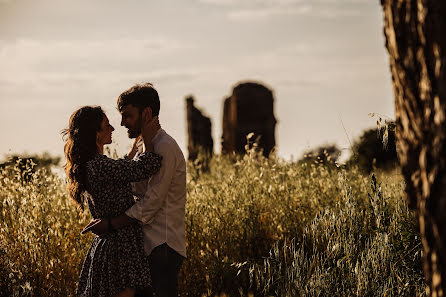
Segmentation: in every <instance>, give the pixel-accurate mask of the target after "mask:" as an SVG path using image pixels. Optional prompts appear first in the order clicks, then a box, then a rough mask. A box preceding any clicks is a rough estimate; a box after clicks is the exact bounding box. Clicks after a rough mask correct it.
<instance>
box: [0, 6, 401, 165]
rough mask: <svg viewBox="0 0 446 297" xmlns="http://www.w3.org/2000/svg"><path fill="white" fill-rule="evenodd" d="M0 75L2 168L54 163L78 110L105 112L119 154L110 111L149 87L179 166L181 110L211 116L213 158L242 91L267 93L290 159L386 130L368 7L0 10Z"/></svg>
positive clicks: (124, 143)
mask: <svg viewBox="0 0 446 297" xmlns="http://www.w3.org/2000/svg"><path fill="white" fill-rule="evenodd" d="M0 69H1V70H0V139H1V142H0V155H4V154H12V153H24V152H27V153H30V154H31V153H42V152H44V151H48V152H50V153H51V154H56V155H62V153H63V142H62V140H61V137H60V131H61V130H62V129H63V128H65V127H66V126H67V125H68V119H69V116H70V114H71V113H72V112H73V111H74V110H75V109H77V108H78V107H80V106H82V105H101V106H102V107H104V109H105V110H106V112H107V115H108V117H109V118H110V122H111V124H112V125H114V126H115V128H116V131H115V132H114V134H113V137H114V142H115V143H116V144H115V145H114V146H113V147H114V148H116V149H117V150H118V152H119V153H120V154H123V153H124V152H126V150H127V148H128V147H129V146H130V143H131V142H130V141H129V140H128V139H127V137H126V131H125V129H124V128H122V127H120V126H119V124H120V117H119V114H118V112H117V111H116V109H115V104H116V99H117V97H118V96H119V94H120V93H121V92H122V91H124V90H125V89H127V88H129V87H130V86H132V85H133V84H134V83H140V82H152V83H153V84H154V85H155V88H156V89H157V90H158V92H159V94H160V97H161V113H160V121H161V124H162V126H163V128H164V129H165V130H166V131H167V132H168V133H170V134H171V135H172V136H173V137H174V138H175V139H176V140H177V142H178V143H179V145H180V146H181V148H182V149H183V152H184V153H185V155H187V151H186V126H185V124H186V122H185V101H184V98H185V97H186V96H187V95H190V94H192V95H193V96H194V97H195V99H196V101H195V103H196V106H197V107H198V108H200V109H202V110H203V111H204V112H205V113H206V114H207V115H208V116H210V117H211V121H212V130H213V137H214V143H215V151H216V152H220V137H221V130H222V129H221V126H222V123H221V119H222V109H223V98H225V97H226V96H228V95H230V94H231V91H232V88H233V87H234V86H235V85H236V84H237V83H238V82H239V81H246V80H253V81H257V82H261V83H264V84H265V85H266V86H268V87H269V88H271V89H272V90H273V92H274V96H275V115H276V118H277V119H278V125H277V128H276V139H277V145H278V152H279V155H280V156H282V157H284V158H286V159H288V158H290V157H291V156H292V155H293V156H294V158H299V157H300V156H301V154H302V152H303V151H304V150H305V149H308V148H310V147H314V146H318V145H321V144H324V143H337V144H338V146H339V147H341V148H345V149H347V148H348V147H349V144H348V138H350V139H354V138H355V137H357V136H359V135H360V133H361V132H362V131H363V129H366V128H369V127H372V126H373V125H374V123H375V122H376V119H373V118H370V117H369V116H368V114H369V113H378V114H382V115H385V116H388V117H389V118H393V117H394V107H393V94H392V89H391V79H390V72H389V66H388V57H387V52H386V50H385V48H384V37H383V30H382V11H381V7H380V5H379V1H377V0H376V1H371V0H163V1H143V0H127V1H122V0H120V1H118V0H88V1H87V0H85V1H82V0H76V1H72V0H71V1H65V0H53V1H44V0H0ZM342 123H343V124H342ZM343 125H344V127H345V130H344V128H343ZM0 157H1V156H0Z"/></svg>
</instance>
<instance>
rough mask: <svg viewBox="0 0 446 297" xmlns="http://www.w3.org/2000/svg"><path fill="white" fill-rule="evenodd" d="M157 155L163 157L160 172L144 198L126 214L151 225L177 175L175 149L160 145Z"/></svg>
mask: <svg viewBox="0 0 446 297" xmlns="http://www.w3.org/2000/svg"><path fill="white" fill-rule="evenodd" d="M156 153H157V154H159V155H161V156H162V157H163V160H162V165H161V169H160V171H159V172H158V173H157V174H155V175H154V176H153V177H152V179H151V180H150V182H149V186H148V188H147V191H146V193H145V195H144V197H143V198H142V199H139V200H138V201H136V203H135V205H133V206H132V207H131V208H129V209H128V210H127V211H126V212H125V214H126V215H127V216H129V217H131V218H134V219H137V220H138V221H141V222H143V223H144V224H150V223H151V222H152V221H153V218H154V216H155V214H156V213H157V211H158V210H159V209H160V208H161V207H162V205H163V203H164V201H165V200H166V197H167V192H168V191H169V188H170V185H171V183H172V179H173V176H174V174H175V163H176V160H175V151H174V147H173V146H172V145H171V144H169V143H166V142H165V143H160V144H159V147H157V152H156Z"/></svg>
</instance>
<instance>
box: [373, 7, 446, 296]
mask: <svg viewBox="0 0 446 297" xmlns="http://www.w3.org/2000/svg"><path fill="white" fill-rule="evenodd" d="M381 4H382V7H383V11H384V34H385V37H386V47H387V50H388V52H389V56H390V69H391V73H392V82H393V91H394V96H395V112H396V138H397V151H398V157H399V160H400V163H401V167H402V172H403V175H404V178H405V181H406V193H407V198H408V201H409V205H410V206H411V207H412V208H416V209H417V212H418V217H419V226H420V233H421V236H422V242H423V258H424V271H425V279H426V292H427V295H428V296H444V294H445V288H446V250H445V240H446V142H445V135H446V134H445V133H446V127H445V125H446V119H445V113H446V77H445V62H446V1H445V0H437V1H435V0H381Z"/></svg>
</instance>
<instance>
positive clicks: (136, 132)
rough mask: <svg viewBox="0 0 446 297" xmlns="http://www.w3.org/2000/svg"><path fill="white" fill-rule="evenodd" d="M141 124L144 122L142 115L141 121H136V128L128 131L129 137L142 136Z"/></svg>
mask: <svg viewBox="0 0 446 297" xmlns="http://www.w3.org/2000/svg"><path fill="white" fill-rule="evenodd" d="M141 124H142V120H141V115H140V117H139V119H138V120H137V121H136V123H135V126H134V127H133V128H132V129H130V128H128V129H127V134H128V135H129V138H136V137H138V136H139V135H141Z"/></svg>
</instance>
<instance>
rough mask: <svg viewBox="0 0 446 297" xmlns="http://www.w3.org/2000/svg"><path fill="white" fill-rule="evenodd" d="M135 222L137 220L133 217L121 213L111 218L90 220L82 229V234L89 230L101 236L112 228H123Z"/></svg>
mask: <svg viewBox="0 0 446 297" xmlns="http://www.w3.org/2000/svg"><path fill="white" fill-rule="evenodd" d="M136 222H138V220H136V219H133V218H131V217H129V216H127V215H126V214H121V215H119V216H117V217H114V218H112V219H97V220H91V221H90V223H89V224H88V225H87V226H85V228H84V229H83V230H82V234H85V233H88V232H90V231H91V232H93V233H94V234H96V235H98V236H103V235H106V234H107V233H109V232H111V231H113V230H117V229H121V228H124V227H126V226H128V225H132V224H135V223H136Z"/></svg>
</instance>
